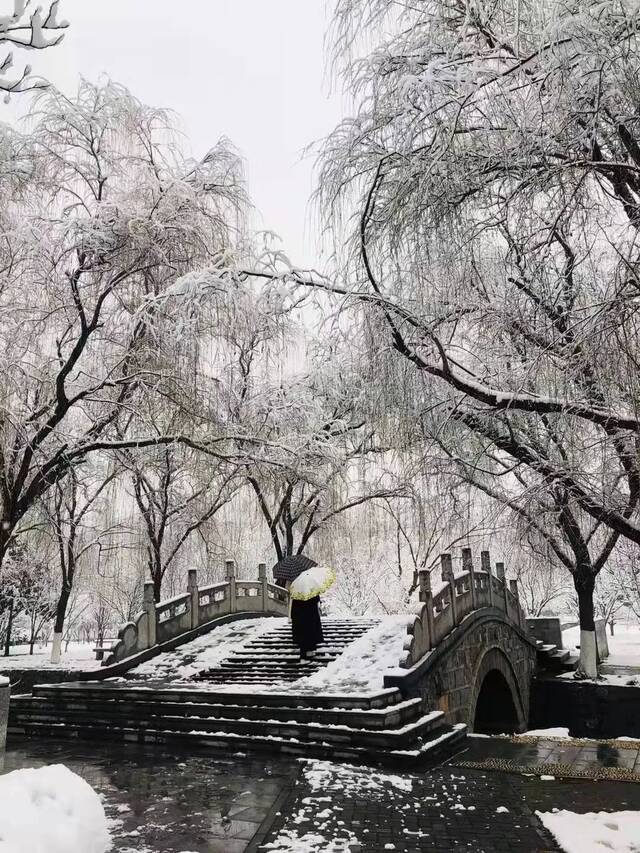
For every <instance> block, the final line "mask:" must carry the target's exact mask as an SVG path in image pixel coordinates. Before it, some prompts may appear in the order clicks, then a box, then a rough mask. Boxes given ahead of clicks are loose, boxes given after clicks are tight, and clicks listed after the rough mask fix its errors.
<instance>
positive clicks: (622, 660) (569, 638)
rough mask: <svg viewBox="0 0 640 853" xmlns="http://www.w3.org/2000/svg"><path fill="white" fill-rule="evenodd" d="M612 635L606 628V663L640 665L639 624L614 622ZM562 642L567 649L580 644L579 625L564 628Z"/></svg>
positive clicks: (612, 664)
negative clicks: (607, 651)
mask: <svg viewBox="0 0 640 853" xmlns="http://www.w3.org/2000/svg"><path fill="white" fill-rule="evenodd" d="M614 630H615V633H614V635H613V637H612V636H611V635H610V633H609V629H608V628H607V643H608V645H609V657H608V658H607V660H606V663H607V664H608V665H611V666H638V667H640V625H638V624H635V623H632V622H630V623H628V624H624V623H616V625H615V628H614ZM562 643H563V645H564V646H565V648H567V649H575V648H576V647H577V646H578V645H579V644H580V627H579V626H578V625H576V626H575V627H574V628H566V629H565V630H564V631H563V632H562Z"/></svg>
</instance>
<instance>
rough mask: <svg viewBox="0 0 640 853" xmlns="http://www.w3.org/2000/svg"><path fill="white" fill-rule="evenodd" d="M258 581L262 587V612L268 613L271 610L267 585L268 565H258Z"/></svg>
mask: <svg viewBox="0 0 640 853" xmlns="http://www.w3.org/2000/svg"><path fill="white" fill-rule="evenodd" d="M258 580H259V581H260V584H261V586H262V612H263V613H266V612H267V611H268V610H269V589H268V586H267V584H268V583H269V581H268V580H267V564H266V563H258Z"/></svg>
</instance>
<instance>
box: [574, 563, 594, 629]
mask: <svg viewBox="0 0 640 853" xmlns="http://www.w3.org/2000/svg"><path fill="white" fill-rule="evenodd" d="M573 582H574V585H575V588H576V593H577V595H578V615H579V619H580V630H581V631H595V630H596V623H595V614H594V610H593V591H594V589H595V578H594V577H593V574H592V573H591V572H588V573H587V572H584V571H577V572H576V573H575V575H574V577H573Z"/></svg>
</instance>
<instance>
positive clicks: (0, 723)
mask: <svg viewBox="0 0 640 853" xmlns="http://www.w3.org/2000/svg"><path fill="white" fill-rule="evenodd" d="M10 693H11V685H10V683H9V679H8V678H5V677H4V676H3V675H0V756H2V753H3V752H4V748H5V746H6V744H7V723H8V721H9V694H10Z"/></svg>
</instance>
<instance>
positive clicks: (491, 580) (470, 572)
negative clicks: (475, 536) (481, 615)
mask: <svg viewBox="0 0 640 853" xmlns="http://www.w3.org/2000/svg"><path fill="white" fill-rule="evenodd" d="M440 563H441V571H442V580H443V581H444V583H445V585H444V586H443V587H442V589H440V590H439V591H438V592H437V593H435V594H434V593H432V590H431V572H429V571H427V570H425V571H421V572H420V573H419V581H420V601H421V603H422V604H421V607H420V612H419V613H418V615H417V616H416V618H415V619H414V621H413V622H412V623H411V624H410V625H409V627H408V629H407V633H408V636H407V639H406V641H405V644H404V649H405V652H406V655H405V656H404V658H403V660H402V661H401V662H400V666H401V667H402V668H403V669H410V668H411V667H412V666H414V665H415V664H416V663H417V662H418V661H419V660H420V659H421V658H422V657H424V655H426V654H427V652H429V651H430V650H431V649H435V648H436V646H437V645H438V643H440V642H441V640H443V639H444V637H446V636H447V634H450V633H451V631H452V630H453V629H454V628H455V627H457V626H458V625H459V624H460V623H461V622H462V620H463V619H464V618H465V616H468V615H469V613H472V612H473V611H475V610H480V609H482V608H497V609H499V610H502V611H503V613H504V614H505V616H506V617H507V618H508V619H509V620H510V621H511V622H513V623H515V624H516V625H517V626H518V627H519V628H521V629H522V630H525V631H526V619H525V615H524V613H523V611H522V608H521V607H520V601H519V598H518V584H517V582H516V581H515V580H512V581H507V579H506V578H505V568H504V563H496V566H495V574H494V572H493V571H492V567H491V557H490V555H489V552H488V551H483V552H482V553H481V555H480V569H479V570H477V569H476V568H475V567H474V564H473V557H472V554H471V549H470V548H463V549H462V572H461V573H460V574H454V571H453V561H452V558H451V554H442V556H441V558H440Z"/></svg>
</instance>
